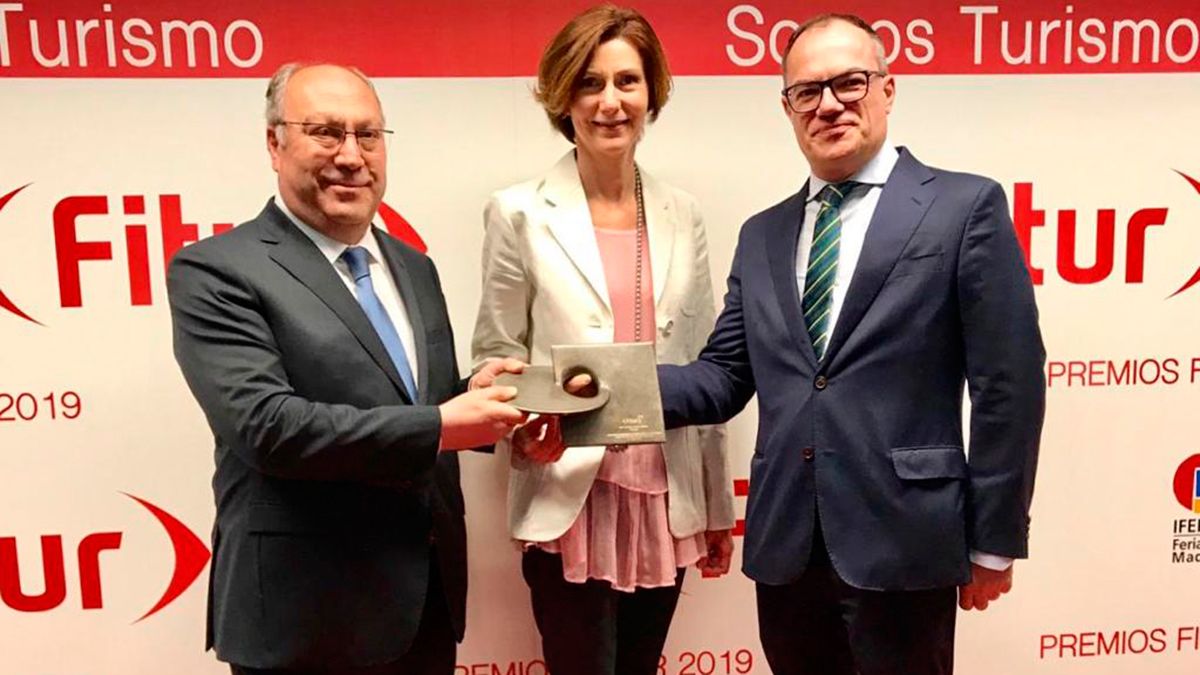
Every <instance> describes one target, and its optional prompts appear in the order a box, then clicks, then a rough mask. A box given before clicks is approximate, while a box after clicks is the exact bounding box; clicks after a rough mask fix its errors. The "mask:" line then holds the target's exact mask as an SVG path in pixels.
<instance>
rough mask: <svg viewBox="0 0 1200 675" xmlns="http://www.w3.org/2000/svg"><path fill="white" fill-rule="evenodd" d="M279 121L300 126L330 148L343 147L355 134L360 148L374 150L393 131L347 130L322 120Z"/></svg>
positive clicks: (321, 144)
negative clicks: (348, 138) (349, 137)
mask: <svg viewBox="0 0 1200 675" xmlns="http://www.w3.org/2000/svg"><path fill="white" fill-rule="evenodd" d="M279 123H280V124H294V125H296V126H298V127H300V128H301V129H302V130H303V131H304V135H306V136H308V137H309V138H311V139H312V140H313V141H315V142H316V144H317V145H319V146H321V147H323V148H326V149H328V150H333V149H335V148H340V147H342V144H343V143H345V142H346V137H347V136H353V137H354V139H355V140H356V141H358V148H359V150H362V151H363V152H374V151H376V150H379V149H380V148H382V147H383V140H384V138H386V134H390V133H392V131H391V130H390V129H359V130H357V131H347V130H346V129H343V128H342V127H339V126H336V125H333V124H324V123H321V122H288V121H286V120H282V121H280V122H279Z"/></svg>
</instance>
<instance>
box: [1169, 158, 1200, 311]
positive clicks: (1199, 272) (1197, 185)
mask: <svg viewBox="0 0 1200 675" xmlns="http://www.w3.org/2000/svg"><path fill="white" fill-rule="evenodd" d="M1175 173H1177V174H1179V175H1180V176H1183V179H1184V180H1186V181H1187V182H1188V183H1190V184H1191V185H1192V189H1194V190H1195V191H1196V192H1197V193H1200V181H1198V180H1196V179H1195V178H1192V177H1191V176H1189V175H1187V174H1186V173H1184V172H1182V171H1180V170H1179V169H1176V170H1175ZM1198 282H1200V268H1197V269H1196V271H1195V272H1193V273H1192V278H1191V279H1188V280H1187V283H1186V284H1184V285H1182V286H1180V287H1179V290H1177V291H1175V292H1174V293H1172V294H1170V295H1168V296H1167V299H1168V300H1170V299H1171V298H1173V297H1175V296H1177V295H1179V294H1180V293H1182V292H1184V291H1186V290H1187V289H1189V288H1191V287H1192V286H1195V285H1196V284H1197V283H1198Z"/></svg>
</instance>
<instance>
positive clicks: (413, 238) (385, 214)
mask: <svg viewBox="0 0 1200 675" xmlns="http://www.w3.org/2000/svg"><path fill="white" fill-rule="evenodd" d="M379 217H380V218H382V219H383V225H384V227H386V228H387V231H388V234H390V235H392V236H393V237H395V238H397V239H399V240H400V241H402V242H404V243H406V244H408V245H409V246H411V247H413V248H415V249H417V250H418V251H420V252H421V253H425V252H427V251H428V250H429V247H428V246H426V245H425V240H424V239H421V235H419V234H417V231H416V229H414V228H413V226H412V225H409V224H408V221H407V220H405V219H404V216H402V215H400V214H399V213H397V212H396V209H393V208H392V207H390V206H388V205H387V204H385V203H383V202H379Z"/></svg>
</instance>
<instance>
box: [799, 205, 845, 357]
mask: <svg viewBox="0 0 1200 675" xmlns="http://www.w3.org/2000/svg"><path fill="white" fill-rule="evenodd" d="M857 185H858V183H856V182H854V181H846V182H844V183H838V184H836V185H834V184H832V183H831V184H829V185H826V186H825V187H824V189H822V190H821V192H820V194H818V195H817V202H818V203H819V204H820V207H819V209H818V210H817V225H816V227H814V228H813V241H812V248H810V249H809V251H808V271H807V272H806V273H805V275H804V297H803V301H802V303H801V307H802V308H803V309H804V325H805V326H807V327H808V335H809V337H811V338H812V344H813V349H815V350H816V352H817V359H818V360H820V359H821V358H823V357H824V356H825V348H826V347H828V346H829V334H830V332H831V330H832V328H833V326H831V325H830V321H829V312H830V310H832V309H833V284H834V281H835V280H836V279H837V266H838V251H839V248H840V247H839V243H840V242H841V240H842V219H841V213H840V211H839V207H840V206H841V204H842V200H844V199H845V198H846V197H847V196H849V194H850V192H851V191H852V190H853V189H854V188H855V186H857Z"/></svg>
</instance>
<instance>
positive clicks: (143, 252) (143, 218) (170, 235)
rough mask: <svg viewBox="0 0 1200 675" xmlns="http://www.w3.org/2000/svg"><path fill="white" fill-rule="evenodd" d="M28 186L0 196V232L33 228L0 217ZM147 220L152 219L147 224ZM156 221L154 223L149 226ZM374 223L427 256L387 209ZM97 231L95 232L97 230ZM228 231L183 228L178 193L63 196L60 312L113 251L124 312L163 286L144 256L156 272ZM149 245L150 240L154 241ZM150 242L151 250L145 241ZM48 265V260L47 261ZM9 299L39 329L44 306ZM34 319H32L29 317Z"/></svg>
mask: <svg viewBox="0 0 1200 675" xmlns="http://www.w3.org/2000/svg"><path fill="white" fill-rule="evenodd" d="M30 185H31V184H28V183H27V184H25V185H22V186H21V187H19V188H17V189H15V190H12V191H11V192H7V193H4V194H3V195H0V232H3V231H5V229H7V228H12V227H14V226H18V227H26V228H30V227H36V226H37V224H36V223H30V222H25V223H13V222H12V219H9V218H5V217H4V214H3V213H2V212H3V210H4V207H6V206H8V205H9V203H10V202H12V201H13V198H14V197H16V196H17V195H19V194H21V192H22V191H23V190H25V189H26V188H28V187H29V186H30ZM150 216H156V217H155V218H153V219H152V218H151V217H150ZM154 220H156V221H157V223H154V222H153V221H154ZM379 220H380V221H382V225H383V227H384V228H385V229H386V230H387V231H388V233H389V234H391V235H392V236H393V237H396V238H397V239H399V240H400V241H403V242H404V243H406V244H408V245H409V246H411V247H413V248H415V249H416V250H418V251H420V252H422V253H424V252H425V251H426V250H427V247H426V245H425V242H424V240H422V239H421V235H419V234H417V231H416V230H415V229H414V228H413V226H412V225H410V224H409V222H408V221H407V220H405V219H404V216H402V215H400V213H399V212H398V211H396V210H395V209H394V208H392V207H390V206H388V205H387V204H385V203H383V202H380V204H379ZM81 224H84V225H87V226H88V231H90V232H97V231H99V232H104V231H105V230H104V229H103V227H104V226H108V228H109V230H108V231H109V232H110V236H108V237H104V236H103V235H100V236H96V235H92V236H93V237H94V238H91V239H86V240H85V239H81V237H80V225H81ZM97 226H100V227H97ZM232 228H233V222H217V223H212V224H211V225H207V226H206V227H204V228H203V230H204V231H202V230H201V227H200V224H199V223H196V222H188V221H187V220H186V219H185V217H184V211H183V198H182V196H181V195H179V194H160V195H155V196H148V195H121V196H119V197H117V196H108V195H102V194H101V195H71V196H68V197H63V198H62V199H59V200H58V201H57V202H55V204H54V206H53V208H51V209H50V228H48V229H49V230H50V231H51V232H52V233H53V236H54V253H55V260H54V261H53V263H54V264H55V265H56V268H57V277H58V295H59V302H58V304H59V307H60V308H64V309H65V308H75V307H82V306H83V304H84V284H83V279H82V277H83V270H84V268H85V264H86V266H87V268H88V269H91V268H92V267H94V266H98V265H103V264H105V261H107V264H108V265H111V264H112V260H113V246H114V245H116V246H123V247H124V249H125V258H126V268H127V269H126V270H125V271H124V273H122V272H121V271H117V270H113V271H112V272H113V273H116V274H123V276H124V277H125V280H126V281H127V282H128V285H129V305H130V306H131V307H137V306H147V305H153V304H154V287H155V286H158V287H159V288H161V287H162V286H163V285H165V281H164V280H163V279H162V278H161V273H160V276H159V278H155V279H153V283H152V272H151V270H152V269H157V268H156V267H155V268H152V266H151V264H150V260H151V255H155V256H158V255H161V256H162V261H163V263H162V268H161V269H163V270H165V269H166V267H167V265H168V264H169V263H170V261H171V258H172V257H173V256H174V255H175V254H176V253H177V252H178V251H179V250H180V249H181V248H183V247H184V246H186V245H188V244H190V243H193V242H195V241H199V240H200V239H202V238H204V237H207V236H215V235H219V234H222V233H224V232H227V231H229V230H230V229H232ZM155 240H156V241H155ZM152 242H153V243H154V244H157V246H156V247H155V249H153V250H152V247H151V243H152ZM47 262H48V263H49V262H50V261H47ZM0 282H7V283H8V284H11V283H12V279H8V278H0ZM13 298H14V296H10V295H6V294H5V291H4V289H3V287H0V310H3V311H0V316H5V315H10V316H13V317H16V318H18V319H21V320H23V321H27V322H29V323H33V324H37V325H39V326H44V325H46V324H45V323H44V322H43V321H42V320H41V319H42V318H45V316H44V315H45V313H46V310H45V309H44V308H41V309H36V311H26V309H25V308H23V307H22V306H19V305H17V303H16V301H15V300H14V299H13ZM35 315H36V317H39V318H35Z"/></svg>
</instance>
